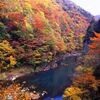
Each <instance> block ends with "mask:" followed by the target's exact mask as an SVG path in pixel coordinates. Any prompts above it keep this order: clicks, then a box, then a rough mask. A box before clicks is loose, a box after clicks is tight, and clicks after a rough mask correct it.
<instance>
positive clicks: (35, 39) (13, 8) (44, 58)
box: [0, 0, 91, 69]
mask: <svg viewBox="0 0 100 100" xmlns="http://www.w3.org/2000/svg"><path fill="white" fill-rule="evenodd" d="M57 2H58V3H60V4H58V3H57ZM57 2H56V1H54V0H0V33H1V34H0V39H1V40H0V52H1V53H0V54H1V55H2V56H0V57H2V58H0V59H2V60H1V61H0V64H1V66H2V67H1V69H5V68H7V69H8V68H9V67H14V66H19V65H26V64H28V65H31V66H33V67H34V68H35V67H36V66H40V65H42V64H44V63H48V62H50V61H52V59H53V57H54V56H55V54H56V53H58V52H66V51H70V52H71V51H72V50H76V49H81V48H82V37H83V36H84V34H85V31H86V29H87V26H88V24H89V23H88V19H89V18H88V17H90V18H91V15H90V14H88V13H87V12H85V11H84V10H82V9H81V8H78V7H76V5H74V4H73V3H72V2H70V1H68V2H67V0H57ZM83 13H84V14H83ZM5 51H6V52H5ZM4 66H5V67H4Z"/></svg>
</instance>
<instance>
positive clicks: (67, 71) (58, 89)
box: [17, 56, 77, 97]
mask: <svg viewBox="0 0 100 100" xmlns="http://www.w3.org/2000/svg"><path fill="white" fill-rule="evenodd" d="M76 58H77V56H70V57H65V59H63V60H60V61H59V62H57V64H58V65H57V66H59V67H57V68H55V69H51V70H48V71H45V72H39V73H36V74H34V73H31V74H29V75H26V76H23V77H20V78H18V79H17V81H18V82H23V81H26V82H27V84H28V85H29V86H31V85H32V84H34V85H36V86H37V87H38V90H42V91H44V90H45V91H47V92H48V95H49V96H50V97H55V96H60V95H62V94H63V91H64V90H65V88H66V87H69V86H70V85H71V83H72V78H73V75H74V73H75V71H74V69H75V67H76V66H77V59H76Z"/></svg>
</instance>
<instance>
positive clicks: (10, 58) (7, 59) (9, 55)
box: [0, 40, 17, 70]
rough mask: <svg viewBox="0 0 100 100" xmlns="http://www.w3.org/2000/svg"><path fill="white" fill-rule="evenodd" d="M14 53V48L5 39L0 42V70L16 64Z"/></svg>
mask: <svg viewBox="0 0 100 100" xmlns="http://www.w3.org/2000/svg"><path fill="white" fill-rule="evenodd" d="M14 54H15V50H14V49H13V48H12V47H11V45H10V43H9V42H8V41H7V40H3V41H2V42H0V59H1V61H0V70H2V69H7V68H9V67H13V66H14V65H16V63H17V61H16V58H14Z"/></svg>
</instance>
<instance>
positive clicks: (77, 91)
mask: <svg viewBox="0 0 100 100" xmlns="http://www.w3.org/2000/svg"><path fill="white" fill-rule="evenodd" d="M82 93H83V91H82V90H81V89H80V88H78V87H74V86H71V87H69V88H67V89H65V92H64V97H68V96H72V95H79V94H82Z"/></svg>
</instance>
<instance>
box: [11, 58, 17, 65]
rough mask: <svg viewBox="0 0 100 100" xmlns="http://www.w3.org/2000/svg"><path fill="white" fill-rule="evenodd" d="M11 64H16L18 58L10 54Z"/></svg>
mask: <svg viewBox="0 0 100 100" xmlns="http://www.w3.org/2000/svg"><path fill="white" fill-rule="evenodd" d="M9 59H10V65H12V66H14V65H16V63H17V62H16V59H15V58H14V57H13V56H10V58H9Z"/></svg>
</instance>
